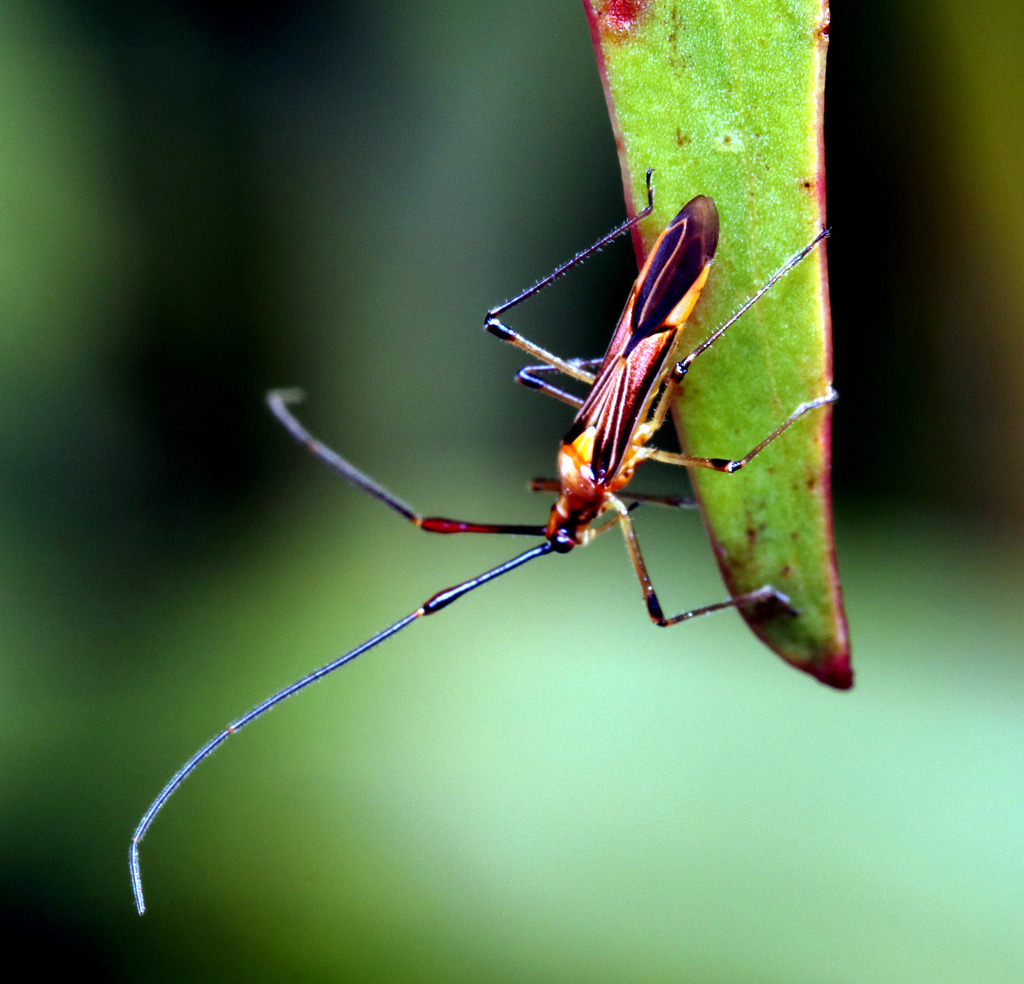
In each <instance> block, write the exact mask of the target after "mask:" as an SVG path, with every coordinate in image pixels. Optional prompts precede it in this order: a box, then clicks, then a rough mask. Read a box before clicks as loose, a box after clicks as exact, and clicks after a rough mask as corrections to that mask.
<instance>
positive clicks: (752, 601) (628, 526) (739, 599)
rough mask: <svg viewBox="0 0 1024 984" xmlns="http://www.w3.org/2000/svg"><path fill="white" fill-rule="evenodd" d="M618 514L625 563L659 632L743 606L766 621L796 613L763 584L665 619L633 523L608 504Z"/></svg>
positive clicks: (625, 510) (625, 513)
mask: <svg viewBox="0 0 1024 984" xmlns="http://www.w3.org/2000/svg"><path fill="white" fill-rule="evenodd" d="M612 501H613V502H614V504H615V506H616V508H617V509H618V512H619V517H618V519H619V526H620V528H621V529H622V535H623V537H624V538H625V541H626V549H627V550H628V551H629V559H630V560H631V561H632V562H633V570H634V571H636V577H637V580H638V581H639V582H640V590H641V591H642V592H643V596H644V603H645V604H646V605H647V614H648V615H649V616H650V618H651V621H652V622H654V624H655V625H660V626H662V627H663V628H664V627H666V626H669V625H675V624H676V623H677V622H685V621H686V620H687V619H691V618H696V617H697V616H698V615H710V614H711V612H717V611H721V610H722V609H723V608H742V607H744V606H746V605H758V606H761V607H762V609H763V617H764V618H769V617H773V616H777V615H783V614H785V615H796V614H797V612H796V610H795V609H794V608H793V606H792V605H791V604H790V603H789V599H788V598H787V597H786V596H785V595H784V594H782V592H780V591H776V590H775V589H774V588H773V587H772V586H771V585H769V584H766V585H765V586H764V587H762V588H758V589H757V590H756V591H750V592H748V593H747V594H741V595H736V596H735V597H733V598H729V599H728V600H727V601H719V602H716V603H715V604H713V605H703V606H701V607H700V608H692V609H690V610H689V611H687V612H681V613H680V614H679V615H673V616H671V617H666V616H665V613H664V612H663V611H662V608H661V602H660V601H659V600H658V595H657V592H656V591H655V590H654V585H653V584H652V583H651V576H650V574H648V573H647V564H646V562H645V561H644V557H643V554H642V553H641V552H640V544H639V542H638V541H637V538H636V531H635V530H634V529H633V522H632V520H631V519H630V518H629V509H628V508H627V507H626V506H624V505H623V504H622V503H621V502H618V501H617V500H612Z"/></svg>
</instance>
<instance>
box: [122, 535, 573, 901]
mask: <svg viewBox="0 0 1024 984" xmlns="http://www.w3.org/2000/svg"><path fill="white" fill-rule="evenodd" d="M555 550H556V545H555V544H553V543H551V542H550V541H548V540H545V541H544V542H543V543H540V544H538V545H537V546H535V547H532V548H531V549H529V550H527V551H526V552H525V553H521V554H519V555H518V556H517V557H513V558H512V559H511V560H507V561H505V563H503V564H499V565H498V566H497V567H492V568H491V569H490V570H489V571H484V573H483V574H478V575H477V576H476V577H472V578H470V579H469V580H467V581H462V582H461V583H460V584H456V585H453V586H452V587H450V588H445V589H444V590H443V591H438V592H437V594H435V595H433V596H432V597H430V598H429V599H428V600H427V601H425V602H424V603H423V604H422V605H420V607H419V608H417V609H416V610H415V611H412V612H410V613H409V614H408V615H406V616H405V617H404V618H400V619H399V620H398V621H397V622H395V623H394V624H393V625H389V626H388V627H387V628H386V629H384V631H383V632H378V633H377V635H375V636H373V637H372V638H371V639H367V640H366V642H364V643H363V644H362V645H360V646H356V648H355V649H350V650H349V651H348V652H347V653H345V654H344V655H343V656H339V657H338V658H337V659H334V660H331V662H329V663H327V664H326V665H325V666H321V667H320V669H318V670H314V671H313V672H312V673H309V674H307V675H306V676H304V677H303V678H302V679H301V680H296V681H295V683H293V684H291V685H290V686H288V687H285V688H284V689H283V690H279V691H278V692H277V693H276V694H274V695H273V696H271V697H268V698H267V699H266V700H265V701H263V702H262V703H260V704H257V705H256V706H255V707H254V708H253V709H252V710H251V711H248V712H247V713H246V714H243V715H242V716H241V717H240V718H239V719H238V720H237V721H233V722H232V723H231V724H229V725H228V726H227V727H226V728H225V729H224V730H223V731H222V732H221V733H220V734H218V735H216V736H215V737H213V738H211V739H210V740H209V741H208V742H207V743H206V744H205V745H203V747H202V748H200V749H199V751H197V752H196V753H195V754H194V755H193V756H192V757H191V758H190V759H189V760H188V761H187V762H186V763H185V764H184V765H183V766H182V767H181V768H180V769H178V771H177V772H175V773H174V775H173V776H171V778H170V780H169V781H168V783H167V785H166V786H164V788H163V789H162V790H160V795H159V796H157V798H156V799H155V800H153V802H152V803H151V804H150V806H149V809H148V810H146V812H145V814H144V815H143V817H142V819H141V820H140V821H139V825H138V826H137V827H136V828H135V833H134V834H132V845H131V850H130V852H129V866H130V868H131V876H132V892H133V893H134V894H135V906H136V908H137V909H138V910H139V915H140V916H141V915H142V914H143V913H144V912H145V911H146V901H145V896H144V895H143V892H142V873H141V872H140V870H139V844H140V843H141V842H142V838H143V837H145V836H146V832H147V831H148V830H149V828H150V827H151V826H152V824H153V821H154V820H155V819H156V817H157V814H158V813H159V812H160V811H161V810H162V809H163V807H164V805H165V804H166V803H167V801H168V800H169V799H170V798H171V796H172V795H173V794H174V792H175V791H176V790H177V788H178V787H179V786H180V785H181V784H182V783H183V782H184V781H185V780H186V779H187V778H188V777H189V775H191V773H192V772H193V771H195V768H196V766H197V765H199V763H200V762H202V761H203V759H205V758H206V757H207V756H209V755H210V754H211V753H212V752H213V751H215V750H216V749H217V748H218V747H219V746H220V745H221V744H223V743H224V742H225V741H227V739H228V738H230V737H231V736H232V735H233V734H235V732H237V731H241V730H242V728H244V727H245V726H246V725H247V724H249V722H251V721H255V720H256V718H258V717H260V716H261V715H262V714H265V713H266V712H267V711H269V710H270V709H271V708H272V707H276V706H277V705H278V704H280V703H281V702H282V701H284V700H287V699H288V698H289V697H291V696H292V694H296V693H298V692H299V691H300V690H304V689H305V688H306V687H308V686H309V685H310V684H311V683H316V681H317V680H321V679H323V677H325V676H327V675H328V674H330V673H333V672H334V671H335V670H337V669H339V668H340V667H342V666H344V665H345V664H346V663H351V662H352V660H354V659H355V658H356V657H357V656H361V655H362V654H363V653H365V652H367V651H368V650H370V649H373V648H375V647H376V646H379V645H380V644H381V643H382V642H383V641H384V640H385V639H388V638H390V637H391V636H393V635H395V634H396V633H398V632H401V631H402V629H404V628H405V627H406V626H408V625H411V624H412V623H413V622H415V621H416V620H417V619H419V618H421V617H422V616H424V615H433V614H434V613H435V612H439V611H441V609H442V608H447V607H448V605H450V604H451V603H452V602H453V601H457V600H458V599H459V598H461V597H462V596H463V595H465V594H468V593H469V592H470V591H472V590H474V589H475V588H479V587H480V586H481V585H483V584H486V583H487V582H488V581H493V580H494V579H495V578H498V577H501V575H502V574H507V573H508V572H509V571H512V570H515V569H516V568H517V567H521V566H522V565H523V564H525V563H527V562H528V561H531V560H533V559H535V558H536V557H543V556H544V555H545V554H549V553H552V552H553V551H555Z"/></svg>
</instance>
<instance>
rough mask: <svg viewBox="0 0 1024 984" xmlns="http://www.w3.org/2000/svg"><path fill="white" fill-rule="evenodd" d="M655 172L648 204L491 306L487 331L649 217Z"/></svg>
mask: <svg viewBox="0 0 1024 984" xmlns="http://www.w3.org/2000/svg"><path fill="white" fill-rule="evenodd" d="M653 174H654V169H653V168H648V169H647V206H646V207H645V208H643V209H641V210H640V211H639V212H637V213H636V215H634V216H633V217H632V218H631V219H626V221H625V222H623V223H622V225H620V226H616V227H615V228H614V229H612V231H611V232H609V233H608V235H606V236H604V237H602V238H601V239H599V240H598V241H597V242H596V243H594V245H593V246H588V247H587V248H586V249H584V250H581V251H580V252H579V253H577V254H576V255H575V256H574V257H573V258H572V259H571V260H566V262H565V263H563V264H562V265H561V266H560V267H558V269H557V270H555V271H553V272H552V273H549V274H548V275H547V276H546V277H544V278H543V279H541V280H538V281H537V283H535V284H534V285H533V286H532V287H528V288H527V289H526V290H524V291H523V292H522V293H521V294H517V295H516V296H515V297H513V298H512V300H510V301H505V303H504V304H499V305H498V306H497V307H495V308H491V310H490V311H488V312H487V316H486V317H485V318H484V328H485V329H486V330H487V331H490V330H491V328H490V325H491V323H492V322H494V323H495V324H497V325H500V324H501V322H499V321H498V315H499V314H501V313H502V312H503V311H507V310H508V309H509V308H512V307H515V306H516V305H517V304H519V303H521V302H522V301H525V300H526V299H527V298H528V297H532V296H533V295H534V294H536V293H537V292H538V291H541V290H543V289H544V288H545V287H547V286H548V285H549V284H552V283H554V281H556V280H558V278H559V277H561V276H563V275H564V274H566V273H568V272H569V271H570V270H571V269H572V268H573V267H574V266H578V265H579V264H580V263H582V262H583V261H584V260H586V259H587V258H588V257H590V256H592V255H593V254H594V253H596V252H598V250H600V249H602V248H603V247H605V246H607V245H608V243H610V242H612V240H614V239H618V237H619V236H621V235H622V234H623V233H624V232H628V231H629V230H630V229H632V228H633V226H635V225H636V224H637V223H638V222H640V221H641V220H642V219H645V218H647V216H648V215H650V214H651V211H652V210H653V209H654V185H652V184H651V177H652V175H653Z"/></svg>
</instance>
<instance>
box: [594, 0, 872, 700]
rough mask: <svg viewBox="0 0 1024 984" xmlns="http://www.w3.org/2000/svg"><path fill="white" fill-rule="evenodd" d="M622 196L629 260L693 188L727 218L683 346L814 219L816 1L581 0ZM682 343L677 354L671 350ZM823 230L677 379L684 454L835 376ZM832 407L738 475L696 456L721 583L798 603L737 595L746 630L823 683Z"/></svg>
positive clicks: (818, 78)
mask: <svg viewBox="0 0 1024 984" xmlns="http://www.w3.org/2000/svg"><path fill="white" fill-rule="evenodd" d="M584 8H585V9H586V12H587V16H588V19H589V21H590V27H591V33H592V36H593V40H594V47H595V51H596V53H597V60H598V66H599V69H600V72H601V77H602V80H603V82H604V87H605V93H606V97H607V100H608V106H609V110H610V113H611V118H612V126H613V128H614V131H615V136H616V142H617V144H618V149H619V155H620V162H621V166H622V173H623V180H624V183H625V186H626V198H627V204H628V207H629V208H630V209H631V210H633V211H635V210H636V209H637V208H638V206H640V205H642V204H644V199H645V197H646V193H645V187H644V174H645V172H646V170H647V168H649V167H653V168H654V169H655V184H656V188H657V194H656V201H655V211H654V214H653V215H652V216H651V217H650V218H648V219H647V220H645V221H644V223H642V225H641V227H640V229H639V230H638V231H637V233H636V235H635V240H634V243H635V246H636V249H637V254H638V257H639V258H640V259H642V258H643V256H644V255H645V253H646V250H647V249H648V248H649V247H650V245H651V243H653V241H654V239H655V238H656V237H657V235H658V233H659V231H660V230H661V229H662V228H664V226H665V225H666V224H667V223H668V221H669V219H670V218H671V217H672V215H674V213H675V212H676V211H677V210H678V209H679V207H680V205H681V204H682V203H683V202H685V201H687V200H689V199H690V198H691V197H693V196H694V195H696V194H707V195H711V196H712V197H713V198H714V199H715V202H716V204H717V206H718V210H719V214H720V218H721V239H720V241H719V246H718V254H717V257H716V259H715V263H714V266H713V268H712V272H711V276H710V278H709V281H708V284H707V287H706V288H705V291H704V294H703V296H702V298H701V301H700V303H699V304H698V306H697V310H696V311H695V313H694V316H693V318H692V320H691V322H690V323H688V325H687V330H686V331H685V332H684V338H683V343H682V344H683V347H684V349H685V350H687V351H688V350H691V349H693V348H694V347H695V346H696V345H697V344H699V342H700V341H701V340H702V339H704V338H705V337H707V335H709V334H710V333H711V331H713V330H714V328H716V327H717V326H718V325H720V324H722V323H723V322H724V321H725V320H726V319H727V318H728V317H729V315H730V314H732V313H733V312H734V311H735V310H736V309H738V308H739V307H740V305H741V304H742V303H743V302H744V301H745V300H746V299H747V298H749V297H750V296H751V295H753V294H754V293H755V292H756V291H757V290H758V288H760V287H761V286H762V285H763V284H764V283H765V282H766V281H767V280H768V279H769V277H770V276H771V274H772V273H773V272H774V271H775V270H776V269H778V268H779V267H780V266H781V265H782V264H783V263H784V262H785V261H786V260H787V259H788V258H789V257H790V256H792V255H793V254H794V253H796V252H797V251H798V250H800V249H801V247H803V246H804V245H806V244H807V243H808V242H810V241H811V240H812V239H813V237H814V236H815V234H816V233H817V232H818V231H819V230H820V229H821V226H822V222H823V220H824V210H825V182H824V163H823V144H822V103H823V92H824V75H825V51H826V48H827V45H828V23H829V11H828V6H827V3H825V2H823V0H731V2H730V3H728V4H722V3H719V2H710V0H691V2H688V3H680V2H679V0H646V2H642V0H632V2H630V0H603V2H602V0H584ZM680 354H683V353H682V352H681V353H680ZM831 376H832V367H831V343H830V319H829V306H828V276H827V267H826V261H825V248H824V244H822V245H821V246H819V247H818V248H816V249H815V251H814V252H812V253H811V255H810V256H809V257H808V258H807V259H806V260H804V261H803V262H802V263H801V264H799V266H797V267H796V268H795V269H794V270H793V271H792V272H791V273H789V274H788V275H787V276H786V277H785V278H784V279H783V280H781V281H780V282H779V283H777V284H776V285H775V286H774V287H773V288H772V290H771V291H770V292H769V293H768V294H767V295H766V296H765V297H763V298H762V299H761V300H759V301H758V302H757V304H755V305H754V307H753V308H752V309H751V310H750V311H749V312H747V313H746V314H745V315H744V316H743V317H742V318H741V319H740V321H738V322H737V323H736V325H735V326H734V327H732V328H730V329H729V331H728V332H727V333H726V334H725V335H724V336H723V337H722V338H721V339H720V340H719V341H718V342H717V343H716V344H715V345H714V346H713V347H712V348H711V349H709V350H708V351H707V352H706V353H704V354H702V355H701V356H700V358H698V359H697V360H696V361H695V362H694V364H693V368H692V370H691V371H690V373H689V374H688V376H687V377H686V381H685V386H684V388H683V390H682V392H681V394H680V397H679V401H678V407H677V408H676V409H677V413H676V414H675V417H676V422H677V425H678V427H679V429H680V440H681V442H682V444H683V447H684V448H686V449H687V450H688V451H689V452H690V453H692V454H696V455H702V456H707V457H722V458H737V457H740V456H742V455H743V454H745V453H746V452H747V451H748V450H749V449H750V448H751V447H753V446H754V445H756V444H757V443H758V442H759V441H760V440H761V439H762V438H763V437H765V436H766V435H767V434H769V433H770V432H771V431H772V430H773V429H774V428H775V427H776V426H777V425H778V424H779V423H781V422H782V421H783V420H785V419H786V417H787V416H788V415H789V414H790V413H791V412H792V411H793V410H794V409H795V408H796V407H797V406H798V405H799V404H800V403H802V402H804V401H807V400H811V399H813V398H814V397H817V396H821V395H823V394H824V393H826V392H827V391H828V387H829V385H830V383H831ZM831 415H832V407H831V406H827V407H825V408H823V409H819V410H815V411H813V412H812V413H810V414H808V415H807V416H806V417H804V418H802V419H801V420H799V421H798V422H797V423H795V424H794V425H793V427H791V428H790V429H789V430H788V431H786V432H785V434H784V435H782V437H780V438H779V439H778V440H776V441H775V442H773V443H772V444H771V445H769V446H768V447H767V448H766V449H765V450H764V451H763V452H762V453H761V454H760V455H759V456H758V457H757V458H756V459H754V461H753V462H752V463H751V465H750V466H749V467H748V468H745V469H743V470H742V471H740V472H737V473H735V474H733V475H725V474H721V473H718V472H712V471H709V470H707V469H693V476H692V477H693V483H694V486H695V489H696V492H697V494H698V497H699V499H700V503H701V510H702V513H703V516H704V522H705V526H706V528H707V530H708V534H709V536H710V538H711V543H712V547H713V549H714V553H715V557H716V559H717V560H718V564H719V567H720V569H721V571H722V575H723V577H724V579H725V582H726V584H727V585H728V587H729V590H730V591H731V592H732V594H733V595H737V594H742V593H745V592H748V591H752V590H754V589H756V588H759V587H761V586H762V585H764V584H771V585H773V586H774V587H776V588H777V589H778V590H780V591H783V592H785V593H786V594H787V595H788V596H789V597H790V599H791V600H792V602H793V604H794V606H795V607H796V608H797V609H798V610H799V614H798V615H797V616H796V617H792V616H787V615H779V614H777V613H776V614H770V615H768V617H765V613H764V611H763V610H762V611H758V610H753V609H749V608H748V609H746V610H744V611H743V615H744V617H745V618H746V620H747V622H748V624H749V625H750V627H751V628H752V629H753V631H754V632H755V633H756V634H757V635H758V637H759V638H761V639H762V640H763V641H764V642H765V643H766V644H767V645H768V646H769V647H771V648H772V649H773V650H774V651H775V652H776V653H778V654H779V655H780V656H781V657H782V658H783V659H785V660H786V661H787V662H789V663H791V664H793V665H794V666H796V667H798V668H799V669H802V670H805V671H806V672H808V673H810V674H811V675H813V676H814V677H816V678H817V679H818V680H821V681H822V682H823V683H826V684H829V685H831V686H833V687H837V688H840V689H845V688H847V687H849V686H851V684H852V682H853V676H852V671H851V669H850V657H849V641H848V635H847V628H846V618H845V614H844V612H843V604H842V594H841V589H840V584H839V577H838V573H837V571H836V564H835V554H834V546H833V535H832V507H831V493H830V485H829V455H830V447H829V446H830V431H831Z"/></svg>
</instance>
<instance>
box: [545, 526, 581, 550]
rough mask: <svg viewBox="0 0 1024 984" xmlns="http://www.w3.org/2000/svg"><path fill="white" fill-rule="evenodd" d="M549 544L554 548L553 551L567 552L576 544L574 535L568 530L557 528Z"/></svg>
mask: <svg viewBox="0 0 1024 984" xmlns="http://www.w3.org/2000/svg"><path fill="white" fill-rule="evenodd" d="M551 546H553V547H554V548H555V553H568V552H569V551H570V550H572V548H573V547H575V546H576V537H575V536H573V534H572V533H570V532H569V531H568V530H558V532H557V533H555V535H554V538H553V539H552V540H551Z"/></svg>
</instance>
